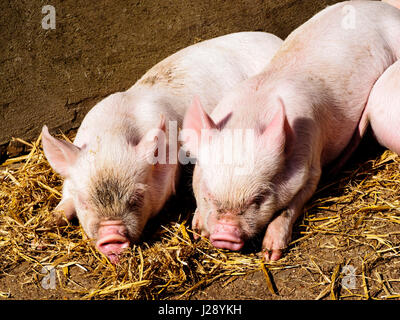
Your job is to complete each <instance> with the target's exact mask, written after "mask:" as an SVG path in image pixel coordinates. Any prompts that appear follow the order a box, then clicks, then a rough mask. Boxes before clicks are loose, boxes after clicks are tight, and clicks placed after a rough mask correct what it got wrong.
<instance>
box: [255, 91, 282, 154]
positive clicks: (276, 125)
mask: <svg viewBox="0 0 400 320" xmlns="http://www.w3.org/2000/svg"><path fill="white" fill-rule="evenodd" d="M278 105H279V106H278V111H277V112H276V113H275V115H274V117H273V118H272V121H271V122H270V123H269V124H268V126H267V127H266V128H265V130H264V132H263V133H262V134H261V141H262V143H263V145H264V146H265V150H269V151H275V152H277V153H280V152H283V151H284V150H285V143H286V136H287V134H286V127H287V125H286V122H287V120H286V112H285V106H284V103H283V101H282V99H281V98H279V99H278Z"/></svg>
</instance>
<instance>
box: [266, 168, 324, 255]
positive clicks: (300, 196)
mask: <svg viewBox="0 0 400 320" xmlns="http://www.w3.org/2000/svg"><path fill="white" fill-rule="evenodd" d="M320 177H321V166H318V165H315V166H314V167H312V168H311V169H310V171H309V177H308V179H306V180H305V183H304V184H303V188H302V189H301V190H300V191H299V192H298V193H297V194H296V195H295V196H294V198H293V200H292V201H291V202H290V203H289V205H288V207H287V208H286V209H285V210H284V211H283V212H282V213H281V214H279V215H278V216H277V217H275V218H274V219H273V220H272V221H271V222H270V224H269V225H268V228H267V231H266V233H265V236H264V240H263V245H262V247H263V252H265V254H264V256H265V259H266V260H267V261H276V260H279V259H280V257H281V256H282V251H283V249H284V248H286V247H287V245H288V244H289V242H290V240H291V238H292V229H293V225H294V223H295V222H296V220H297V218H298V217H299V216H300V215H301V214H302V212H303V208H304V205H305V203H306V202H307V201H308V200H309V199H310V198H311V196H312V195H313V194H314V192H315V190H316V189H317V186H318V182H319V179H320Z"/></svg>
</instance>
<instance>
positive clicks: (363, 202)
mask: <svg viewBox="0 0 400 320" xmlns="http://www.w3.org/2000/svg"><path fill="white" fill-rule="evenodd" d="M64 138H65V139H68V138H67V137H65V136H64ZM19 141H20V142H22V143H24V144H25V145H27V146H28V148H29V150H30V152H29V154H26V155H23V156H20V157H16V158H13V159H8V160H7V161H6V162H5V163H3V164H2V166H1V167H0V299H1V298H4V299H10V298H11V299H12V298H15V297H18V295H17V294H16V290H14V289H13V288H12V287H11V285H10V283H11V281H8V280H7V279H9V278H10V277H14V278H15V279H17V284H14V285H15V286H17V287H19V288H24V287H27V286H28V287H29V286H30V288H33V287H35V288H38V290H39V289H40V290H42V289H41V288H42V287H43V279H44V278H45V277H46V272H43V270H54V271H55V273H54V274H55V279H56V286H57V288H58V290H57V291H56V294H55V296H53V297H54V298H56V299H62V298H72V299H189V298H193V297H195V298H196V294H198V293H199V292H201V291H204V290H207V287H209V286H210V285H211V286H212V284H213V283H216V282H217V283H218V282H220V283H223V286H224V287H226V288H229V286H230V284H231V282H234V280H235V279H238V278H240V279H243V278H244V280H246V276H248V275H250V274H254V273H260V274H261V275H262V279H263V280H262V281H263V286H265V288H266V292H267V293H268V295H267V296H266V297H267V298H271V299H274V298H280V299H281V298H283V299H290V298H293V297H296V298H299V297H300V298H301V297H307V298H310V297H312V298H315V299H390V298H392V299H397V298H400V273H399V272H398V267H399V263H400V258H399V250H400V209H399V208H400V203H399V201H400V190H399V189H400V158H399V157H398V156H397V155H395V154H393V153H391V152H390V151H385V152H383V153H382V154H381V155H380V156H379V157H377V158H376V159H374V160H369V161H366V162H364V163H362V164H361V165H359V166H358V167H357V168H355V169H354V170H352V171H350V172H345V173H344V174H343V175H342V176H341V177H339V178H337V179H336V180H335V181H328V182H325V183H322V184H321V185H320V187H319V189H318V191H317V193H316V194H315V195H314V197H313V199H312V200H311V201H310V202H309V203H308V205H307V207H306V208H305V212H304V216H303V218H301V219H300V221H299V222H298V224H297V225H296V228H295V234H294V239H293V241H292V243H291V245H290V247H289V248H288V250H287V252H286V253H285V257H284V258H283V259H282V260H280V261H278V262H274V263H265V262H264V261H263V260H262V259H261V258H260V257H259V255H258V254H257V250H250V252H241V253H236V252H229V251H226V250H218V249H215V248H213V247H212V246H211V245H210V244H209V242H208V241H207V240H206V239H201V240H199V241H194V240H193V235H192V231H191V229H190V215H187V214H186V215H185V214H183V215H181V216H179V218H175V219H172V220H170V221H163V222H162V224H161V225H158V226H157V227H156V228H155V229H154V232H153V235H152V236H151V237H150V239H149V240H148V241H144V242H143V243H141V244H138V245H135V246H133V248H131V249H130V250H128V251H127V252H126V253H125V254H124V255H123V258H122V260H121V263H120V264H118V265H116V266H115V265H112V264H111V263H110V262H109V261H108V260H107V258H106V257H104V256H102V255H101V254H100V253H99V252H98V251H96V250H95V249H94V248H93V246H92V245H91V243H90V241H89V240H88V239H87V238H86V237H85V234H84V232H83V230H82V229H81V227H80V226H79V224H68V225H67V226H64V227H55V226H54V224H53V221H52V214H51V211H52V209H53V208H54V207H55V206H56V204H57V203H58V201H59V199H60V197H61V186H62V181H61V178H60V177H59V176H58V175H57V174H55V173H54V172H53V171H52V169H51V168H50V167H49V165H48V163H47V161H46V159H45V157H44V155H43V151H42V149H41V141H40V137H39V138H38V139H37V140H36V141H34V142H32V143H29V142H25V141H22V140H19ZM259 245H260V243H257V244H256V245H255V246H256V247H257V246H259ZM346 266H351V267H352V268H354V269H355V270H356V273H355V281H356V282H355V283H356V286H353V287H351V286H350V287H351V288H349V287H346V286H343V283H344V282H343V281H344V280H346V278H345V277H346V276H347V275H349V273H348V272H349V271H348V270H349V269H348V268H347V267H346ZM346 268H347V269H346ZM287 270H291V272H292V273H291V274H292V277H293V275H296V274H298V277H299V278H303V279H306V281H303V282H306V284H305V285H303V286H302V288H299V287H298V286H297V285H296V282H293V281H292V280H293V279H292V278H290V279H289V278H288V276H287V272H286V273H285V271H287ZM351 270H353V269H350V271H351ZM16 273H19V276H18V277H16ZM21 273H22V275H21ZM14 278H13V279H14ZM289 280H290V281H289ZM297 280H298V281H301V279H297ZM291 286H293V288H291ZM296 286H297V287H296ZM40 290H39V292H42V291H40ZM227 290H228V289H227ZM301 290H304V291H308V295H305V296H302V295H300V296H299V295H298V294H297V295H294V294H293V292H298V291H301ZM32 292H33V291H32ZM28 294H29V293H28ZM25 297H26V296H25ZM27 297H29V295H28V296H27ZM43 297H45V295H43V296H40V295H39V296H32V298H39V299H40V298H43ZM228 297H229V296H228Z"/></svg>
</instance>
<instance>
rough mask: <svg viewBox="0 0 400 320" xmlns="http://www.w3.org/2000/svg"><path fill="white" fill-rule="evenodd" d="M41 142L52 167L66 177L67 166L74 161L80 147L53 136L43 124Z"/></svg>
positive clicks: (67, 173)
mask: <svg viewBox="0 0 400 320" xmlns="http://www.w3.org/2000/svg"><path fill="white" fill-rule="evenodd" d="M42 144H43V150H44V154H45V156H46V158H47V160H48V161H49V163H50V165H51V166H52V168H53V169H54V170H55V171H56V172H57V173H59V174H60V175H62V176H63V177H68V175H69V172H68V171H69V168H70V167H71V166H72V165H73V164H74V163H75V161H76V159H77V157H78V155H79V152H80V148H79V147H77V146H75V145H74V144H72V143H70V142H68V141H65V140H60V139H57V138H54V137H53V136H52V135H51V134H50V133H49V129H48V128H47V126H43V129H42Z"/></svg>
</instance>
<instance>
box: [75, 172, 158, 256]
mask: <svg viewBox="0 0 400 320" xmlns="http://www.w3.org/2000/svg"><path fill="white" fill-rule="evenodd" d="M137 168H138V166H137V167H136V170H132V171H130V170H127V171H126V170H122V169H121V168H118V167H106V166H104V165H103V166H101V169H99V170H94V171H93V172H92V173H91V174H89V175H88V176H87V178H86V179H85V178H84V177H82V175H79V172H82V170H81V168H80V169H79V170H77V172H76V174H74V172H71V184H72V187H71V194H72V197H73V201H74V205H75V210H76V214H77V217H78V219H79V221H80V223H81V225H82V227H83V229H84V231H85V233H86V234H87V235H88V237H89V238H91V239H93V241H94V242H95V244H96V247H97V249H98V250H99V251H101V252H102V253H103V254H105V255H106V256H107V257H109V258H110V260H111V261H112V262H117V261H118V254H119V253H120V252H121V251H122V250H123V249H125V248H127V247H129V246H130V245H131V244H132V243H135V242H137V241H138V240H139V238H140V235H141V233H142V231H143V229H144V226H145V224H146V221H147V220H148V216H149V211H150V205H149V202H150V201H149V199H148V198H149V194H148V192H146V190H147V188H148V187H147V184H146V171H147V170H146V166H143V167H142V170H141V172H140V173H138V172H137ZM87 170H88V171H87V172H90V170H91V169H89V168H87ZM85 180H86V181H85Z"/></svg>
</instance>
